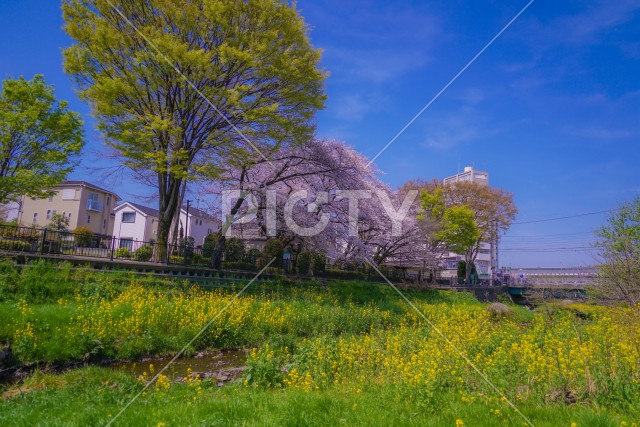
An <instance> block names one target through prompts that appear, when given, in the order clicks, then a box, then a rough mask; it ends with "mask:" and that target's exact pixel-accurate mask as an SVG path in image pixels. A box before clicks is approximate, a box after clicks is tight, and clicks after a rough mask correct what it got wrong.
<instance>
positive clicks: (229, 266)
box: [222, 262, 257, 271]
mask: <svg viewBox="0 0 640 427" xmlns="http://www.w3.org/2000/svg"><path fill="white" fill-rule="evenodd" d="M222 269H223V270H241V271H256V270H257V268H256V266H255V265H253V264H250V263H248V262H223V263H222Z"/></svg>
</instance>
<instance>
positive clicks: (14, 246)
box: [0, 239, 31, 252]
mask: <svg viewBox="0 0 640 427" xmlns="http://www.w3.org/2000/svg"><path fill="white" fill-rule="evenodd" d="M0 249H4V250H6V251H19V252H29V251H30V250H31V243H30V242H25V241H24V240H11V239H0Z"/></svg>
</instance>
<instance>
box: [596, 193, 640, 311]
mask: <svg viewBox="0 0 640 427" xmlns="http://www.w3.org/2000/svg"><path fill="white" fill-rule="evenodd" d="M597 236H598V241H597V243H596V247H597V248H598V249H599V251H600V252H599V256H600V260H599V261H600V268H599V274H598V276H599V277H598V279H599V280H598V285H599V286H598V288H597V289H596V291H601V292H602V294H604V296H606V297H608V298H612V299H617V300H620V301H624V302H626V303H628V304H629V305H630V306H632V307H634V308H635V309H636V310H640V305H639V303H640V197H636V198H635V200H633V201H632V202H627V203H624V204H623V205H622V206H621V207H620V208H619V209H617V210H616V211H614V212H613V213H612V214H611V216H610V217H609V219H608V221H607V224H606V225H604V226H603V227H602V228H600V230H598V232H597Z"/></svg>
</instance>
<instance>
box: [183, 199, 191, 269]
mask: <svg viewBox="0 0 640 427" xmlns="http://www.w3.org/2000/svg"><path fill="white" fill-rule="evenodd" d="M190 204H191V200H187V212H186V214H187V219H186V220H185V221H184V240H182V246H183V248H182V250H183V251H184V253H183V255H184V265H187V239H188V238H189V205H190Z"/></svg>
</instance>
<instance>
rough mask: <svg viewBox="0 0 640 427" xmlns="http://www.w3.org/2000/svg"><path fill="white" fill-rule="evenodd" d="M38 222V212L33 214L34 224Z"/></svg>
mask: <svg viewBox="0 0 640 427" xmlns="http://www.w3.org/2000/svg"><path fill="white" fill-rule="evenodd" d="M37 220H38V212H34V213H33V222H36V221H37Z"/></svg>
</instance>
